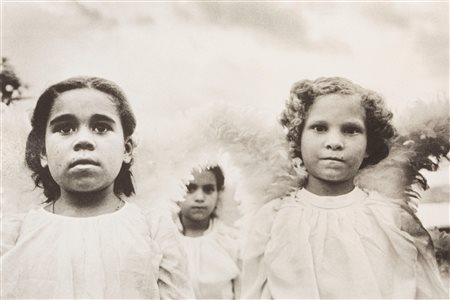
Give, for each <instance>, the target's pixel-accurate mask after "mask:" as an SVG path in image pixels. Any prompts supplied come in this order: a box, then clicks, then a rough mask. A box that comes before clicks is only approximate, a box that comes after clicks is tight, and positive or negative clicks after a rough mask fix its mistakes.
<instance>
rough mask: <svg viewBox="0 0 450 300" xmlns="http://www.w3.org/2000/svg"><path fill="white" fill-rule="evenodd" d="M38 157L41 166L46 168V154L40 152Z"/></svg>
mask: <svg viewBox="0 0 450 300" xmlns="http://www.w3.org/2000/svg"><path fill="white" fill-rule="evenodd" d="M39 157H40V161H41V167H42V168H44V169H45V168H47V166H48V161H47V155H46V154H44V153H42V152H41V154H40V155H39Z"/></svg>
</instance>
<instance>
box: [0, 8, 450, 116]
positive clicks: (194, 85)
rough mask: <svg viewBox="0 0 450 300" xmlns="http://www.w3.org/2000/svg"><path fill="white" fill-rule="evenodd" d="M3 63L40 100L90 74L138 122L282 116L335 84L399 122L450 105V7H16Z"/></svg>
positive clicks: (7, 26)
mask: <svg viewBox="0 0 450 300" xmlns="http://www.w3.org/2000/svg"><path fill="white" fill-rule="evenodd" d="M2 8H3V11H2V30H3V36H2V42H3V54H2V56H6V57H8V58H9V59H10V62H11V63H12V64H13V66H15V68H16V70H17V72H18V74H19V75H20V76H21V77H22V78H23V80H24V81H25V82H27V83H28V84H29V85H30V93H31V95H32V96H38V95H39V94H40V93H41V92H42V91H43V89H45V88H46V87H47V86H48V85H50V84H52V83H55V82H57V81H60V80H62V79H65V78H67V77H70V76H73V75H80V74H90V75H98V76H102V77H106V78H108V79H112V80H114V81H116V82H117V83H119V85H121V86H122V87H123V88H124V90H125V91H126V92H127V94H128V95H129V96H130V98H131V101H132V103H133V105H134V106H135V107H136V111H138V115H139V114H141V115H142V116H146V117H148V116H155V117H156V116H159V117H166V116H170V114H171V112H172V111H173V110H182V109H186V108H188V107H192V106H202V105H204V104H206V103H211V102H214V101H226V102H232V103H236V104H239V105H246V106H254V107H256V108H259V109H262V110H266V111H268V112H269V113H270V114H271V115H273V116H274V118H275V116H277V115H278V114H279V112H280V110H281V108H282V105H283V101H284V99H285V98H286V96H287V95H288V92H289V88H290V86H291V84H292V83H293V82H295V81H298V80H300V79H305V78H309V79H315V78H317V77H319V76H331V75H338V76H344V77H348V78H349V79H351V80H353V81H355V82H357V83H359V84H361V85H363V86H365V87H368V88H371V89H373V90H376V91H378V92H380V93H382V94H383V95H385V96H386V98H387V101H388V102H389V104H390V106H391V107H392V108H393V109H394V111H398V110H401V109H402V108H403V107H405V105H406V104H407V103H408V102H409V101H412V100H415V99H419V98H420V99H423V100H426V101H429V100H434V99H436V98H437V97H442V96H444V97H445V96H446V95H448V92H449V87H448V80H449V68H448V66H449V57H448V50H449V48H448V43H449V5H448V2H440V3H431V2H409V3H405V2H396V3H394V2H393V1H391V2H389V3H386V2H385V3H383V2H378V3H370V2H363V3H361V2H360V3H356V2H344V3H304V2H266V3H262V2H259V3H248V2H226V3H201V2H183V3H180V2H178V3H174V2H163V1H161V2H153V3H143V2H140V3H137V2H135V3H133V2H132V1H128V2H122V3H105V2H103V3H99V2H82V1H78V2H73V1H72V2H62V3H61V2H60V3H55V2H50V1H48V2H39V3H36V2H35V3H33V2H26V3H25V2H17V1H16V2H9V1H3V7H2Z"/></svg>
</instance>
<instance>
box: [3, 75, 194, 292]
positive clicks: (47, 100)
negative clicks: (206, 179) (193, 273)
mask: <svg viewBox="0 0 450 300" xmlns="http://www.w3.org/2000/svg"><path fill="white" fill-rule="evenodd" d="M135 126H136V121H135V117H134V115H133V112H132V110H131V107H130V105H129V103H128V100H127V99H126V97H125V95H124V93H123V92H122V91H121V89H120V88H119V87H118V86H117V85H116V84H115V83H113V82H111V81H108V80H105V79H101V78H96V77H76V78H71V79H68V80H65V81H62V82H59V83H57V84H55V85H52V86H50V87H49V88H48V89H47V90H46V91H45V92H44V93H43V94H42V95H41V96H40V97H39V99H38V101H37V104H36V107H35V110H34V113H33V117H32V130H31V132H30V134H29V136H28V139H27V145H26V163H27V166H28V167H29V168H30V169H31V171H32V172H33V174H32V178H33V180H34V182H35V184H36V186H39V187H42V188H43V189H44V195H45V196H46V198H47V200H46V201H45V204H46V205H45V206H44V207H41V208H40V209H37V210H33V211H30V212H29V213H27V214H26V215H25V217H24V218H18V219H15V220H11V221H10V222H5V223H4V224H5V226H4V228H3V229H4V232H3V233H2V234H3V241H2V242H3V243H2V297H5V298H96V299H98V298H122V299H123V298H126V299H130V298H146V299H155V298H156V299H157V298H171V299H175V298H190V297H192V295H193V294H192V291H191V287H190V284H189V279H188V274H187V265H186V264H185V261H184V257H185V255H184V251H183V249H182V247H181V246H180V243H179V238H178V233H177V230H176V227H175V225H174V224H173V222H171V220H170V216H169V215H164V214H162V213H160V212H158V211H148V212H144V211H143V210H141V209H140V208H139V207H137V206H136V205H134V204H132V203H129V202H127V201H126V197H128V196H131V195H132V194H134V186H133V181H132V174H131V171H130V167H131V164H132V160H133V147H134V145H133V140H132V134H133V132H134V129H135Z"/></svg>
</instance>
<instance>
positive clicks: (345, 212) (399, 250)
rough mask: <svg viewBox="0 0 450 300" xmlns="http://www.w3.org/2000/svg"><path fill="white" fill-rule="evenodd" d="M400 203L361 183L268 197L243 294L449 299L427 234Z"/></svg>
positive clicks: (248, 252)
mask: <svg viewBox="0 0 450 300" xmlns="http://www.w3.org/2000/svg"><path fill="white" fill-rule="evenodd" d="M401 202H402V200H394V199H387V198H385V197H382V196H381V195H379V194H376V193H370V194H368V193H366V192H365V191H362V190H361V189H359V188H355V189H354V190H353V191H352V192H350V193H348V194H346V195H342V196H336V197H325V196H317V195H315V194H312V193H310V192H308V191H307V190H305V189H302V190H298V191H295V192H294V193H293V194H291V195H290V196H288V197H286V198H282V199H277V200H274V201H271V202H269V203H268V204H266V205H265V206H264V207H262V208H261V210H260V211H258V213H257V214H256V216H255V217H254V220H253V224H252V227H251V233H250V236H249V240H248V243H247V245H246V246H245V248H244V250H243V256H242V259H243V275H242V297H243V298H244V299H249V298H284V299H286V298H295V299H302V298H352V299H355V298H357V299H359V298H402V299H414V298H447V297H448V290H447V291H446V289H445V288H444V287H443V286H442V282H441V280H440V277H439V272H438V269H437V264H436V261H435V258H434V253H433V248H432V245H431V244H430V243H429V242H428V241H429V240H428V236H427V235H426V234H425V235H423V228H422V227H421V225H420V222H418V221H416V220H415V219H414V217H413V216H412V215H410V214H408V213H407V211H406V210H405V209H404V208H403V207H402V206H401ZM407 223H408V224H407ZM406 224H407V226H406V227H408V228H409V229H410V230H409V232H406V231H405V230H404V229H405V225H406ZM421 234H422V235H423V236H420V235H421ZM415 235H416V236H415ZM447 289H448V288H447Z"/></svg>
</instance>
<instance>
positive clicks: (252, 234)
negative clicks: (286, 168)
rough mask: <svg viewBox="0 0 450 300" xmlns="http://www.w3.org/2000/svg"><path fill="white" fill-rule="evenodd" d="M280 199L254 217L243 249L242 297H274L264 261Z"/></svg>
mask: <svg viewBox="0 0 450 300" xmlns="http://www.w3.org/2000/svg"><path fill="white" fill-rule="evenodd" d="M279 201H280V200H279V199H277V200H272V201H271V202H269V203H268V204H266V205H265V206H263V207H262V208H261V209H260V210H259V211H258V212H257V213H256V215H255V216H254V217H253V220H252V222H251V223H250V230H249V233H248V236H247V239H246V240H247V243H246V245H245V246H244V249H243V251H242V276H241V282H240V283H241V287H240V290H241V291H240V296H241V298H242V299H266V298H272V296H271V293H270V290H269V286H268V281H267V269H266V265H265V263H264V252H265V250H266V247H267V244H268V242H269V240H270V238H271V237H270V231H271V228H272V223H273V220H274V217H275V213H276V211H277V210H278V207H279V204H280V203H279Z"/></svg>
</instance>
